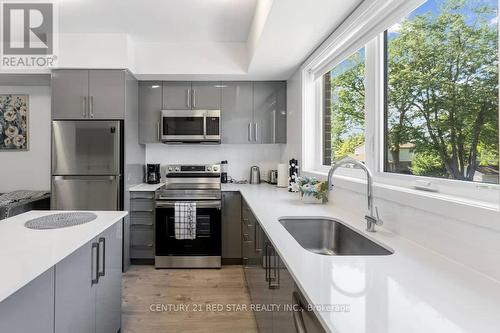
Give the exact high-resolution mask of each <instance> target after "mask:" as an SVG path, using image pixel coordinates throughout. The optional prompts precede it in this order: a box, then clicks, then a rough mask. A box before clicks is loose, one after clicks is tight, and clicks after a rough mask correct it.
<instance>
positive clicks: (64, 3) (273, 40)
mask: <svg viewBox="0 0 500 333" xmlns="http://www.w3.org/2000/svg"><path fill="white" fill-rule="evenodd" d="M360 2H362V0H58V1H57V3H58V12H59V15H58V17H59V32H60V33H62V34H75V35H74V36H78V37H74V40H73V42H72V44H71V45H72V46H71V48H70V47H69V44H68V46H66V48H64V45H63V49H64V50H65V52H61V53H64V56H65V57H66V58H65V59H64V61H62V62H63V63H64V64H69V65H68V66H72V67H80V66H79V63H78V61H79V60H77V59H82V58H87V59H88V57H86V56H85V54H82V52H85V50H92V51H95V50H96V49H97V50H98V51H99V52H101V53H102V54H103V55H102V57H103V58H105V57H106V55H105V54H104V53H105V52H106V45H111V44H109V43H105V42H103V41H104V40H109V38H113V37H112V36H113V35H110V34H117V36H119V35H120V36H127V38H125V39H123V37H117V39H119V40H129V39H130V42H127V45H125V46H123V47H124V49H127V50H128V52H130V54H131V55H130V56H129V57H130V59H129V62H132V63H133V64H132V65H130V66H129V67H131V68H132V70H133V71H135V73H136V75H137V76H138V77H139V78H141V79H147V78H153V77H154V78H155V79H158V78H165V79H169V78H171V77H172V76H175V78H177V79H180V78H182V76H183V75H186V76H189V77H190V78H191V79H196V78H199V79H203V78H204V77H208V76H210V78H211V79H215V78H216V77H217V76H218V75H219V76H220V78H221V79H222V78H226V79H227V78H234V79H245V78H248V79H287V78H288V77H289V76H290V75H291V74H292V73H293V71H294V70H296V68H297V67H298V66H299V65H300V64H301V63H302V62H303V61H304V60H305V58H306V57H307V56H308V55H309V54H310V53H311V52H312V51H313V50H314V49H315V48H316V47H317V46H318V45H319V44H320V43H321V41H323V40H324V39H325V38H326V37H327V36H328V35H329V34H330V33H331V32H332V31H333V30H334V29H335V28H336V27H337V26H338V25H339V24H340V23H341V22H342V21H343V20H344V19H345V18H346V17H347V16H348V15H349V14H350V13H351V12H352V11H353V10H354V9H355V8H356V7H357V5H359V3H360ZM77 34H78V35H77ZM84 34H87V35H88V36H89V37H88V38H82V36H83V35H84ZM101 36H102V38H100V37H101ZM104 36H105V37H104ZM99 39H102V40H101V41H99ZM66 40H68V39H66ZM80 40H89V41H92V40H95V41H96V42H95V47H94V48H92V44H88V45H87V44H85V45H84V44H82V43H79V41H80ZM89 43H90V42H89ZM120 43H121V42H119V41H117V42H116V44H117V45H119V44H120ZM78 44H81V45H80V48H78ZM75 45H76V46H77V48H75ZM113 47H114V46H113ZM110 48H111V46H110ZM68 49H69V50H68ZM73 49H74V51H73ZM131 49H133V50H132V51H131ZM71 51H73V54H71V53H72V52H71ZM111 51H113V50H111ZM114 51H115V52H116V47H115V50H114ZM193 52H195V53H196V54H193ZM89 56H93V59H96V61H95V62H94V63H95V66H96V67H99V61H98V59H99V57H96V55H95V54H92V55H90V54H89ZM110 57H111V52H110V55H108V58H110ZM85 65H86V66H88V65H89V61H88V60H87V62H86V64H85ZM106 65H107V66H109V61H107V62H106ZM82 66H83V65H82Z"/></svg>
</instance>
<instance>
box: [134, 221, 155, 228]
mask: <svg viewBox="0 0 500 333" xmlns="http://www.w3.org/2000/svg"><path fill="white" fill-rule="evenodd" d="M132 225H143V226H145V227H152V226H153V223H152V222H151V223H132Z"/></svg>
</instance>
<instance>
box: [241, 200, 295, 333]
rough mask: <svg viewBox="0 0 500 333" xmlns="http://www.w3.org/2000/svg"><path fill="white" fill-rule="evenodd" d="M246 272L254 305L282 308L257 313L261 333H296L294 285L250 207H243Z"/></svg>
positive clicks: (245, 205)
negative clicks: (293, 298)
mask: <svg viewBox="0 0 500 333" xmlns="http://www.w3.org/2000/svg"><path fill="white" fill-rule="evenodd" d="M242 226H243V227H244V228H247V229H246V230H245V231H243V235H245V233H247V235H248V236H247V237H243V238H242V246H243V255H244V258H245V259H246V260H244V266H243V267H244V272H245V279H246V283H247V288H248V291H249V293H250V298H251V300H252V303H253V304H257V305H264V306H269V307H271V306H274V307H275V306H276V305H278V306H279V310H278V311H256V312H255V319H256V321H257V326H258V328H259V333H270V332H276V333H282V332H295V326H294V321H293V312H292V311H291V308H292V304H293V302H292V295H293V292H294V290H295V283H294V281H293V278H292V276H291V275H290V273H289V272H288V270H287V269H286V266H285V265H284V264H283V262H282V260H281V258H280V257H279V255H278V253H277V251H276V250H275V249H274V248H273V246H272V244H271V242H270V241H269V239H268V238H267V236H266V234H265V232H264V230H263V229H262V227H261V226H260V224H259V222H258V221H257V219H256V218H255V216H254V215H253V214H252V212H251V211H250V208H249V207H248V205H247V204H246V203H245V202H243V204H242Z"/></svg>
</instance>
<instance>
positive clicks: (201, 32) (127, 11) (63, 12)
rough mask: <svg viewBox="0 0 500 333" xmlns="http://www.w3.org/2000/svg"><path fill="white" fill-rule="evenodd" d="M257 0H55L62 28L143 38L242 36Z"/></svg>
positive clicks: (170, 39)
mask: <svg viewBox="0 0 500 333" xmlns="http://www.w3.org/2000/svg"><path fill="white" fill-rule="evenodd" d="M256 2H257V0H59V2H58V5H59V8H58V10H59V30H60V32H61V33H126V34H129V35H130V36H131V37H132V38H133V39H134V41H138V42H143V41H149V42H165V43H179V42H182V43H185V42H188V43H189V42H198V41H204V42H242V41H246V40H247V37H248V31H249V29H250V24H251V23H252V18H253V14H254V10H255V4H256Z"/></svg>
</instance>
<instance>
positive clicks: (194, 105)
mask: <svg viewBox="0 0 500 333" xmlns="http://www.w3.org/2000/svg"><path fill="white" fill-rule="evenodd" d="M193 108H196V89H193Z"/></svg>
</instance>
